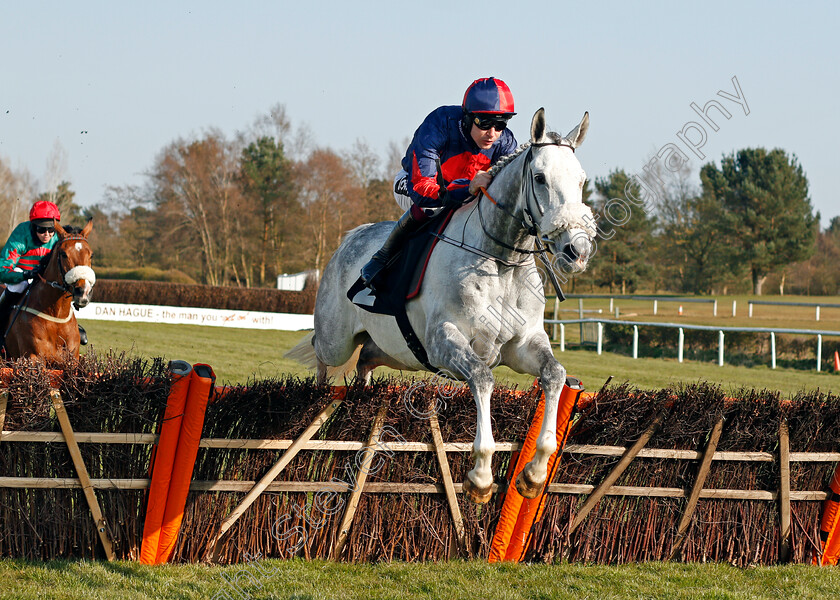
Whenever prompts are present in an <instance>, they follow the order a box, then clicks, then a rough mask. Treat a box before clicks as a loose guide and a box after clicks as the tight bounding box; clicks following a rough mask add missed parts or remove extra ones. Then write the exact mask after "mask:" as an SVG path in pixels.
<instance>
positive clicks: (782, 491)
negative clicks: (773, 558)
mask: <svg viewBox="0 0 840 600" xmlns="http://www.w3.org/2000/svg"><path fill="white" fill-rule="evenodd" d="M779 478H780V481H779V520H780V525H781V531H780V532H779V533H780V535H779V538H780V546H779V561H780V562H783V563H785V562H788V560H789V559H790V437H789V436H788V424H787V421H785V420H782V422H781V423H780V424H779Z"/></svg>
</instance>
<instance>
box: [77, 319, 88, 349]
mask: <svg viewBox="0 0 840 600" xmlns="http://www.w3.org/2000/svg"><path fill="white" fill-rule="evenodd" d="M76 325H77V326H78V328H79V343H80V344H81V345H82V346H87V331H85V328H84V327H82V326H81V325H79V324H78V323H76Z"/></svg>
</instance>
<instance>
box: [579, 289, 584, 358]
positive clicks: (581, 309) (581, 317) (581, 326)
mask: <svg viewBox="0 0 840 600" xmlns="http://www.w3.org/2000/svg"><path fill="white" fill-rule="evenodd" d="M578 319H581V320H582V319H583V298H578ZM583 341H584V335H583V323H581V324H580V344H581V346H583Z"/></svg>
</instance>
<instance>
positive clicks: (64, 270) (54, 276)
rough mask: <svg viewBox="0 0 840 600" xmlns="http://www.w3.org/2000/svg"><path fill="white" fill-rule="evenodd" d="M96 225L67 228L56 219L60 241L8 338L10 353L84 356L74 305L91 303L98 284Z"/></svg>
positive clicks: (40, 355) (33, 287)
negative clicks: (91, 238)
mask: <svg viewBox="0 0 840 600" xmlns="http://www.w3.org/2000/svg"><path fill="white" fill-rule="evenodd" d="M92 230H93V222H92V221H89V222H88V223H87V225H85V227H84V228H82V229H81V230H78V229H75V228H70V227H68V228H67V229H65V228H64V227H62V226H61V225H60V224H59V223H56V225H55V231H56V235H57V236H58V241H57V242H56V244H55V246H54V247H53V249H52V252H50V254H49V258H48V259H47V266H46V268H45V269H44V271H43V273H41V274H40V275H38V276H37V277H36V278H35V280H34V281H33V283H32V287H31V290H30V291H29V294H28V298H27V299H26V301H25V303H24V304H23V306H22V307H21V309H20V311H19V312H18V313H17V318H16V319H15V322H14V324H13V325H12V327H11V329H10V330H9V335H8V336H7V337H6V351H7V353H8V356H9V358H13V359H14V358H21V357H31V358H41V359H49V360H55V359H58V358H61V357H62V355H64V354H66V353H69V354H70V355H72V356H74V357H78V356H79V345H80V339H79V328H78V323H77V322H76V316H75V314H73V305H75V306H76V307H77V308H82V307H84V306H87V305H88V304H89V303H90V298H91V290H92V288H93V285H94V284H95V283H96V274H95V273H94V271H93V269H92V268H91V266H90V265H91V257H92V254H93V253H92V251H91V248H90V244H89V243H88V240H87V238H88V235H90V232H91V231H92Z"/></svg>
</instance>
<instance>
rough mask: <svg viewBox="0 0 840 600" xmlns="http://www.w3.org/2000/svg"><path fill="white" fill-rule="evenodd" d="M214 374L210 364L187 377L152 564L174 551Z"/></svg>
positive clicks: (199, 365)
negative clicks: (186, 387) (188, 382)
mask: <svg viewBox="0 0 840 600" xmlns="http://www.w3.org/2000/svg"><path fill="white" fill-rule="evenodd" d="M215 383H216V374H215V373H214V372H213V369H212V368H211V367H210V366H209V365H204V364H197V365H193V370H192V373H191V374H190V389H189V392H188V393H187V402H186V405H185V406H184V418H183V420H182V421H181V434H180V436H179V437H178V448H177V450H176V452H175V459H174V461H173V463H172V479H171V481H170V484H169V494H168V495H167V497H166V509H165V510H164V513H163V524H162V526H161V529H160V537H159V540H158V549H157V557H156V559H155V562H156V563H158V564H160V563H165V562H168V561H169V559H170V558H171V557H172V553H173V552H175V542H177V540H178V532H179V531H180V530H181V521H182V520H183V519H184V506H185V505H186V502H187V494H189V491H190V482H191V481H192V473H193V467H194V466H195V458H196V456H197V455H198V443H199V442H200V441H201V431H202V429H203V428H204V413H205V410H206V409H207V402H209V400H210V396H211V394H212V393H213V392H214V391H215Z"/></svg>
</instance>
